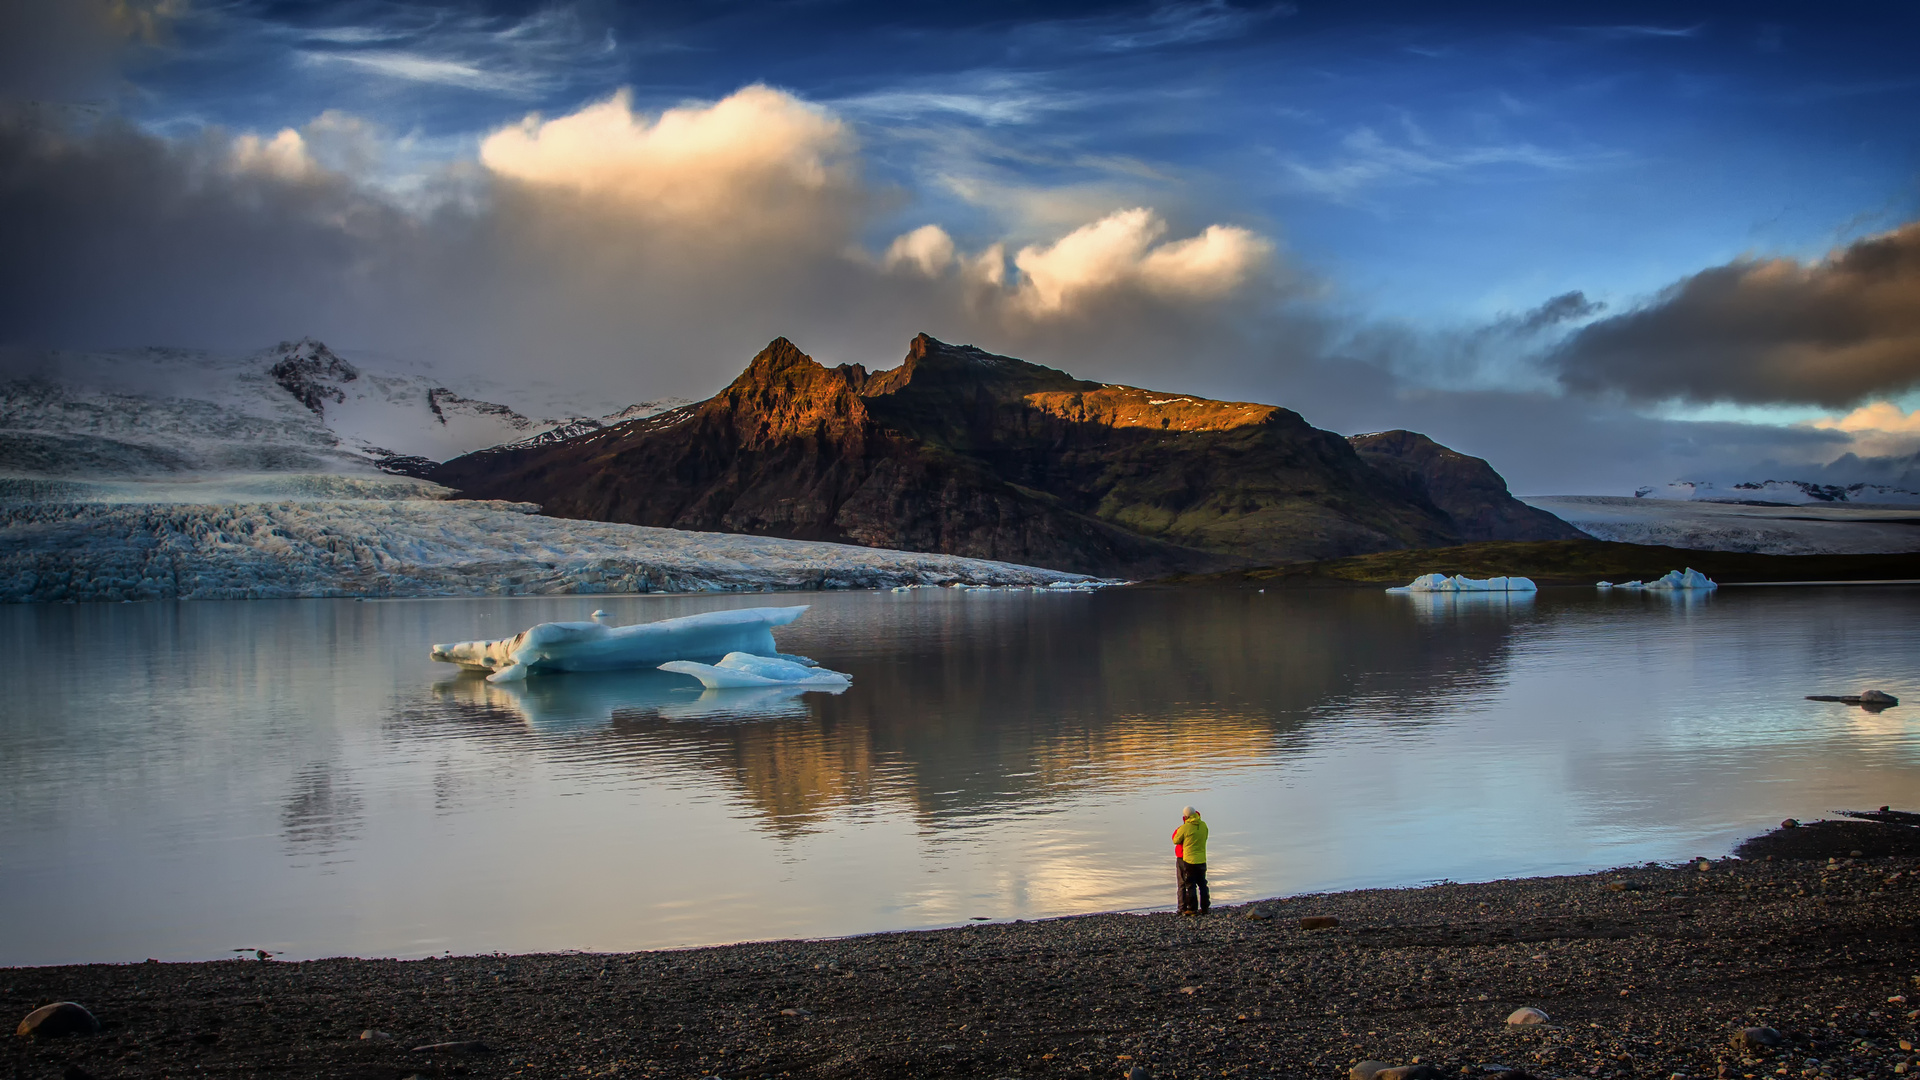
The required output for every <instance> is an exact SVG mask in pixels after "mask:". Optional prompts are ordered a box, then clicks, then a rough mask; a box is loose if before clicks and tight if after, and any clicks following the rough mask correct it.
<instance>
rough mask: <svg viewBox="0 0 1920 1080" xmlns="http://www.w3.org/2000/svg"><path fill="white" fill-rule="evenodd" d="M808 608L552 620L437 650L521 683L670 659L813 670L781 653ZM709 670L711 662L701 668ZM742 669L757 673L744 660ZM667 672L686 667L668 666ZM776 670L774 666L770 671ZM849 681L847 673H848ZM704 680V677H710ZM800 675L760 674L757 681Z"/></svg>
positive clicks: (491, 678)
mask: <svg viewBox="0 0 1920 1080" xmlns="http://www.w3.org/2000/svg"><path fill="white" fill-rule="evenodd" d="M806 610H807V605H805V604H801V605H797V606H794V607H768V608H737V609H734V610H730V611H707V612H702V613H700V614H698V615H683V616H681V617H679V618H677V619H661V620H659V621H658V622H649V623H635V624H634V625H632V626H609V625H608V624H606V623H604V622H601V621H599V620H597V619H596V620H595V621H593V622H550V623H538V624H536V625H534V626H530V627H528V628H527V629H525V630H522V631H520V632H519V633H518V634H515V635H513V636H512V637H509V638H500V639H498V640H494V641H456V642H450V643H448V644H444V645H435V646H434V647H433V653H432V655H433V658H434V659H435V660H438V661H440V662H442V663H448V664H458V665H459V666H461V667H463V668H466V669H467V670H469V671H486V672H490V674H489V675H488V676H487V681H488V682H493V683H500V682H518V681H520V680H522V679H525V678H526V677H527V676H529V675H537V674H545V673H548V672H559V671H625V670H631V669H634V668H645V667H664V665H665V663H666V662H671V661H680V660H688V659H693V658H698V657H715V656H721V657H725V658H726V659H723V660H722V661H721V662H722V663H725V662H726V660H728V659H732V658H733V657H735V656H743V655H744V656H749V658H750V659H755V658H761V657H775V658H776V659H773V660H772V661H771V664H773V665H777V667H778V670H782V671H784V670H786V669H788V668H792V669H797V670H798V671H802V672H810V671H812V670H813V669H812V668H810V667H807V666H805V665H803V664H801V663H798V662H796V661H798V660H799V659H800V658H798V657H795V658H793V659H792V660H789V659H786V658H781V657H779V650H778V649H777V648H776V647H775V646H774V643H773V628H774V627H776V626H786V625H787V624H789V623H791V622H793V621H794V620H795V619H798V618H799V617H800V616H801V615H803V614H805V613H806ZM699 666H701V667H704V666H705V665H699ZM739 666H740V670H741V671H742V672H743V673H750V672H752V671H753V665H752V664H751V663H741V664H740V665H739ZM666 670H679V669H677V668H666ZM770 670H771V669H770ZM841 678H843V679H844V678H845V676H841ZM703 681H704V680H703ZM776 681H779V682H796V681H800V680H797V679H780V680H774V679H768V678H764V677H762V678H759V681H757V682H754V683H752V684H743V685H754V686H768V685H772V684H773V683H774V682H776Z"/></svg>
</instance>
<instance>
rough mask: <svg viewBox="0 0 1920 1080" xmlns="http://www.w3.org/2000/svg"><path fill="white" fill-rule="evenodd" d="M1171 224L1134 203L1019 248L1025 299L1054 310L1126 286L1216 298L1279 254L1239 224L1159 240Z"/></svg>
mask: <svg viewBox="0 0 1920 1080" xmlns="http://www.w3.org/2000/svg"><path fill="white" fill-rule="evenodd" d="M1166 231H1167V224H1166V222H1164V221H1162V220H1160V218H1159V217H1158V216H1157V215H1155V214H1154V212H1153V211H1151V210H1148V209H1146V208H1144V207H1135V208H1134V209H1131V210H1120V211H1116V212H1115V213H1112V214H1109V215H1107V216H1106V217H1104V218H1102V219H1100V220H1099V221H1096V222H1093V223H1091V224H1088V225H1083V226H1081V227H1080V228H1078V229H1075V230H1074V231H1073V232H1071V233H1068V234H1067V235H1066V236H1063V237H1061V238H1060V239H1059V240H1057V241H1055V242H1053V243H1052V244H1049V245H1045V246H1041V245H1038V244H1035V245H1029V246H1027V247H1024V248H1021V249H1020V252H1019V254H1017V255H1015V256H1014V257H1013V264H1014V266H1016V267H1018V268H1019V270H1020V273H1021V275H1022V281H1021V284H1020V288H1019V299H1020V303H1021V306H1022V307H1023V308H1024V309H1025V310H1026V311H1028V312H1030V313H1032V314H1035V315H1048V314H1055V313H1060V312H1065V311H1069V310H1072V309H1074V308H1076V307H1081V306H1084V305H1086V304H1088V303H1090V302H1093V301H1095V300H1097V299H1099V298H1101V297H1102V296H1105V295H1110V294H1112V293H1115V292H1117V291H1121V290H1139V291H1143V292H1145V293H1148V294H1151V295H1154V296H1159V297H1163V298H1168V297H1172V298H1186V297H1194V298H1208V299H1217V298H1220V297H1224V296H1226V295H1228V294H1229V293H1231V292H1233V291H1234V290H1235V289H1237V288H1239V287H1240V286H1242V285H1244V284H1246V283H1247V282H1248V281H1249V280H1250V279H1252V278H1253V277H1254V276H1255V275H1256V274H1257V273H1258V272H1259V271H1260V270H1261V269H1262V268H1263V267H1264V266H1265V265H1266V264H1267V261H1268V260H1269V259H1270V258H1271V257H1272V255H1273V245H1272V243H1271V242H1269V241H1267V240H1265V239H1263V238H1261V237H1259V236H1256V235H1255V234H1254V233H1252V232H1250V231H1249V230H1246V229H1242V228H1238V227H1236V226H1231V225H1209V226H1207V228H1206V230H1205V231H1203V232H1202V233H1200V235H1198V236H1193V237H1189V238H1187V239H1185V240H1176V241H1172V242H1169V243H1163V244H1162V243H1156V242H1157V241H1158V240H1159V239H1160V237H1161V236H1162V235H1164V234H1165V233H1166Z"/></svg>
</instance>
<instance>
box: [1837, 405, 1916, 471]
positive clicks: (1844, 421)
mask: <svg viewBox="0 0 1920 1080" xmlns="http://www.w3.org/2000/svg"><path fill="white" fill-rule="evenodd" d="M1811 426H1813V427H1815V428H1820V429H1822V430H1826V431H1844V432H1846V433H1847V434H1849V435H1852V436H1853V447H1852V449H1853V452H1854V453H1857V454H1859V455H1860V456H1861V457H1892V456H1896V455H1903V454H1911V453H1913V452H1914V451H1916V450H1920V409H1915V410H1913V411H1912V412H1907V411H1905V410H1903V409H1901V408H1900V406H1898V405H1895V404H1894V403H1893V402H1891V401H1875V402H1870V403H1868V404H1866V405H1862V406H1860V407H1859V408H1857V409H1855V410H1853V411H1852V412H1850V413H1847V414H1846V415H1845V416H1836V417H1828V418H1825V419H1821V420H1815V421H1814V422H1813V423H1812V425H1811Z"/></svg>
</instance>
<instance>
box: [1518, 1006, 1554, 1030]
mask: <svg viewBox="0 0 1920 1080" xmlns="http://www.w3.org/2000/svg"><path fill="white" fill-rule="evenodd" d="M1551 1019H1553V1018H1552V1017H1551V1016H1548V1015H1547V1014H1546V1013H1545V1012H1543V1011H1541V1010H1539V1009H1536V1008H1534V1007H1533V1006H1531V1005H1522V1006H1521V1007H1519V1008H1517V1009H1515V1010H1513V1012H1512V1013H1509V1014H1508V1016H1507V1025H1508V1026H1509V1027H1522V1026H1525V1025H1527V1024H1544V1023H1546V1022H1547V1021H1549V1020H1551Z"/></svg>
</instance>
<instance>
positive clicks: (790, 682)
mask: <svg viewBox="0 0 1920 1080" xmlns="http://www.w3.org/2000/svg"><path fill="white" fill-rule="evenodd" d="M660 670H661V671H671V672H674V673H675V674H678V675H691V676H693V677H694V678H696V679H699V680H700V685H702V686H704V687H706V688H707V689H709V690H737V689H742V688H745V687H753V688H761V687H768V686H809V687H818V688H820V689H823V690H827V689H845V688H846V687H847V686H848V685H850V684H851V683H852V682H853V679H852V677H851V676H848V675H844V674H842V673H840V672H838V671H828V670H827V669H826V668H823V667H808V666H807V665H805V664H798V663H795V662H793V661H791V660H782V659H778V658H776V657H771V656H755V655H754V654H752V653H744V652H730V653H728V654H727V655H726V656H725V657H723V658H722V659H721V661H720V662H719V663H717V664H701V663H696V662H695V661H692V660H669V661H668V662H666V663H664V664H661V665H660Z"/></svg>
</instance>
